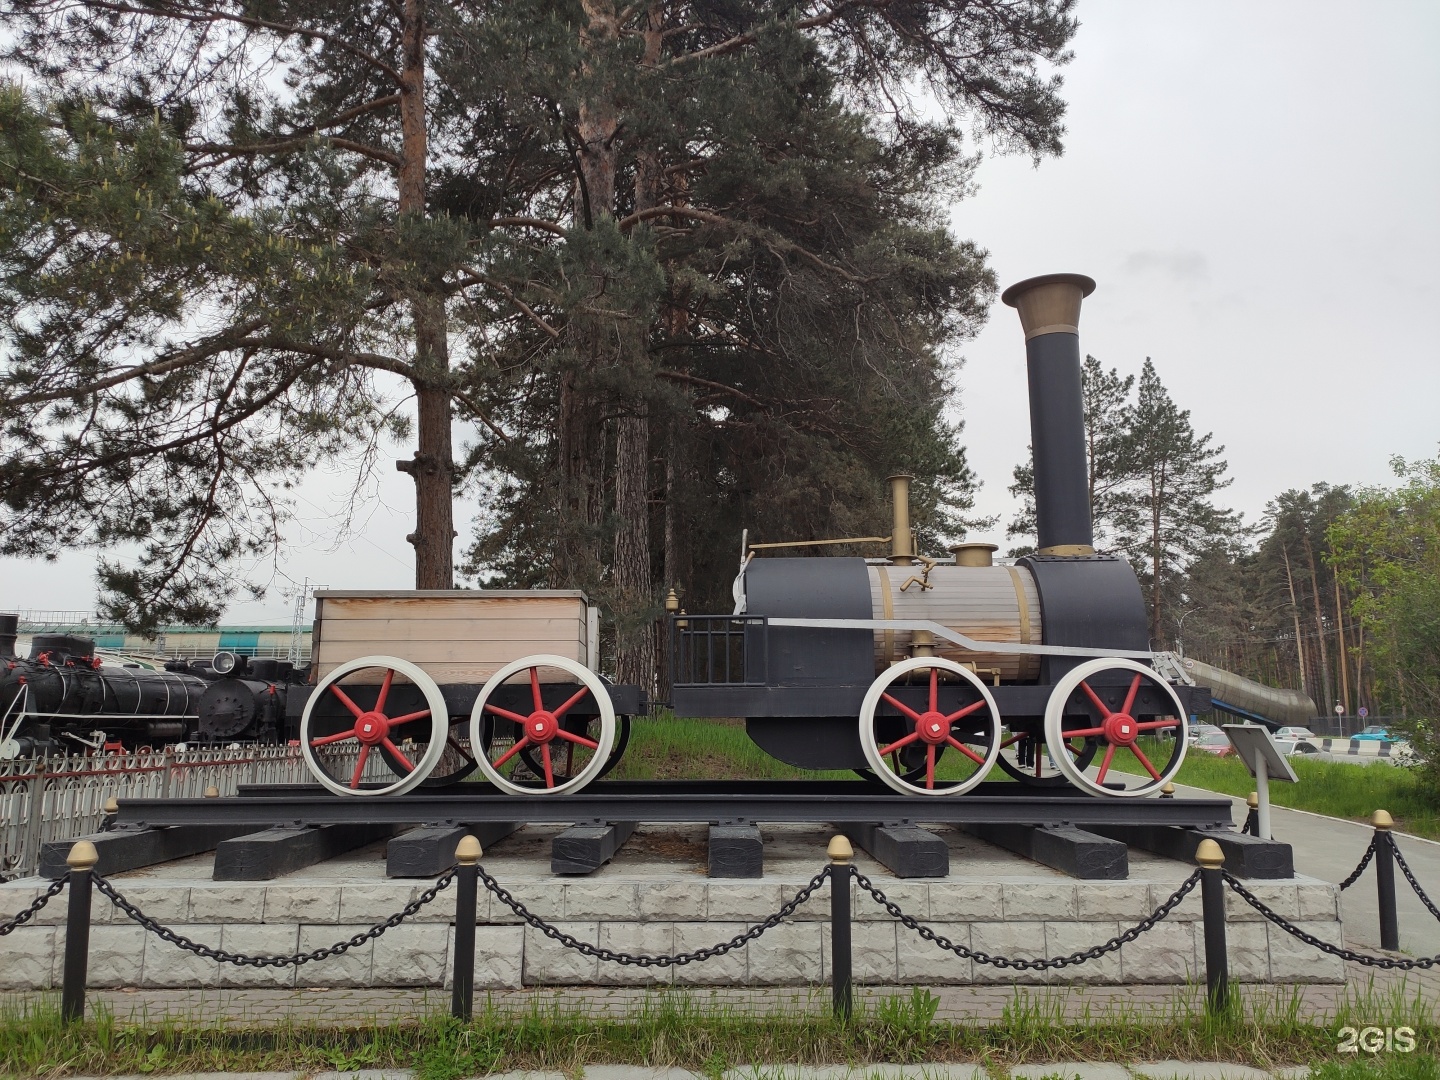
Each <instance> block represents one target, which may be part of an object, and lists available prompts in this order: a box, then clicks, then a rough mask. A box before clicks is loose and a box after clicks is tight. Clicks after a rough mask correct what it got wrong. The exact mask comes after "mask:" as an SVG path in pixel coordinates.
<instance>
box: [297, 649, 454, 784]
mask: <svg viewBox="0 0 1440 1080" xmlns="http://www.w3.org/2000/svg"><path fill="white" fill-rule="evenodd" d="M449 722H450V718H449V716H448V715H447V712H446V708H445V698H444V697H443V696H442V695H441V693H440V688H439V687H438V686H436V685H435V681H434V680H433V679H431V678H430V676H428V675H426V674H425V672H423V671H421V670H420V668H418V667H416V666H415V665H414V664H412V663H410V662H409V661H407V660H400V659H398V658H396V657H393V656H362V657H360V658H358V659H356V660H349V661H346V662H345V663H343V664H341V665H340V666H339V667H337V668H336V669H335V670H334V671H332V672H330V674H328V675H326V676H325V678H323V679H321V680H320V683H319V685H317V686H316V687H315V692H314V693H312V694H311V695H310V697H309V699H308V700H306V702H305V711H304V712H303V713H302V714H301V716H300V752H301V754H302V755H303V756H304V758H305V765H306V767H307V768H308V769H309V770H310V772H311V774H312V775H313V776H314V777H315V779H316V780H318V781H319V782H320V783H321V785H322V786H324V787H325V788H327V789H329V790H330V791H333V792H335V793H336V794H337V795H400V794H403V793H405V792H407V791H410V790H412V789H414V788H416V787H419V786H420V784H421V783H422V782H423V781H424V780H425V779H426V778H427V777H428V776H429V775H430V773H431V772H433V771H434V769H435V766H436V765H437V764H438V763H439V761H440V759H441V757H442V756H443V755H444V754H445V751H446V748H447V743H446V739H447V735H448V729H449ZM376 763H383V765H385V766H386V767H387V768H388V770H389V772H390V773H392V774H393V775H394V776H395V777H396V779H395V781H394V782H393V783H389V784H385V783H378V784H375V783H374V781H371V784H372V785H373V786H363V787H362V786H361V785H362V784H365V783H366V781H365V777H366V774H367V771H373V770H372V769H371V766H372V765H373V764H376Z"/></svg>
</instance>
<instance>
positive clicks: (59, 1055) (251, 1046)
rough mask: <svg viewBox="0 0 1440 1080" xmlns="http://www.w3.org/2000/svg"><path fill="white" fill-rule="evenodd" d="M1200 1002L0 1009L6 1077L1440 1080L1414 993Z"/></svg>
mask: <svg viewBox="0 0 1440 1080" xmlns="http://www.w3.org/2000/svg"><path fill="white" fill-rule="evenodd" d="M1202 1001H1203V990H1202V989H1201V988H1198V987H1189V988H1183V989H1177V991H1176V992H1175V994H1174V995H1173V996H1172V998H1171V999H1170V1000H1169V1002H1168V1003H1167V1004H1165V1005H1163V1006H1161V1007H1155V1006H1147V1007H1146V1008H1144V1009H1140V1008H1136V1007H1128V1006H1123V1005H1122V1006H1112V1005H1108V1004H1107V1005H1105V1006H1104V1007H1092V1006H1091V1005H1090V1004H1089V1003H1088V1001H1087V998H1086V995H1085V994H1084V993H1083V992H1081V991H1078V990H1068V989H1062V988H1045V987H1040V988H1031V989H1021V988H1016V990H1015V992H1014V996H1013V998H1012V999H1011V1001H1010V1002H1009V1003H1008V1004H1007V1006H1006V1007H1005V1009H1004V1010H1003V1013H1002V1015H1001V1016H1000V1018H999V1019H998V1020H995V1021H992V1022H989V1023H983V1024H982V1023H977V1022H975V1021H973V1020H964V1019H961V1020H946V1019H940V1018H939V1017H938V1013H939V1009H940V1007H941V1004H942V998H941V997H939V996H937V995H936V994H935V993H933V992H932V991H930V990H928V989H924V988H917V989H914V990H912V991H910V992H909V993H908V994H903V995H901V994H897V995H893V996H888V997H879V998H874V999H870V1000H868V1001H866V1000H865V999H863V998H862V999H861V1000H860V1001H859V1002H857V1010H856V1015H855V1016H854V1017H853V1018H852V1019H851V1020H850V1021H849V1022H841V1021H837V1020H835V1019H833V1018H832V1017H831V1015H830V1013H829V1010H828V1007H827V1006H828V994H827V993H825V992H823V991H817V992H816V995H815V996H814V997H813V998H812V1000H810V1001H809V1002H803V1001H802V1002H799V1003H797V1004H795V1005H793V1006H791V1007H788V1008H785V1007H782V1008H779V1009H777V1010H776V1011H773V1012H769V1013H766V1014H755V1013H751V1012H747V1011H745V1010H744V1009H741V1008H736V1007H733V1006H732V1007H724V1006H717V1005H716V1004H715V1003H713V1002H712V1001H709V1000H707V998H706V995H705V994H704V992H703V991H695V992H693V993H684V992H676V991H665V992H656V993H654V994H652V995H651V996H650V997H648V998H647V999H645V1001H644V1003H643V1004H642V1005H641V1006H640V1007H638V1008H637V1010H636V1011H635V1012H634V1013H632V1014H631V1015H629V1016H625V1017H614V1016H608V1015H590V1014H586V1013H584V1012H581V1011H576V1010H573V1009H569V1008H565V1007H562V1006H561V1005H560V1004H559V1003H557V1002H551V1003H545V1002H538V1001H532V1003H531V1004H530V1005H529V1006H527V1007H526V1008H524V1009H518V1010H512V1009H502V1008H499V1007H497V1006H495V1005H494V1004H493V1003H487V1004H486V1006H485V1007H484V1008H482V1009H480V1011H479V1013H478V1015H477V1016H476V1018H475V1019H474V1021H473V1022H472V1023H469V1024H462V1023H460V1022H458V1021H455V1020H452V1019H450V1018H449V1017H445V1016H431V1017H428V1018H426V1019H424V1020H421V1021H418V1022H415V1023H385V1022H381V1021H380V1020H378V1019H377V1020H376V1021H374V1022H373V1023H372V1024H370V1025H368V1026H364V1027H360V1028H351V1029H340V1028H327V1027H320V1026H305V1025H299V1024H294V1025H289V1026H283V1025H282V1026H277V1027H267V1028H263V1029H259V1028H249V1029H237V1028H228V1027H227V1028H217V1027H198V1026H190V1025H186V1024H181V1023H177V1022H175V1021H173V1020H161V1021H158V1022H150V1021H147V1020H143V1019H142V1020H138V1021H123V1022H122V1021H118V1020H117V1019H116V1018H115V1017H113V1016H112V1015H109V1014H107V1013H104V1012H101V1013H100V1014H99V1015H97V1016H95V1017H93V1018H92V1019H90V1020H87V1021H86V1022H85V1023H82V1024H77V1025H65V1024H63V1023H62V1022H61V1020H60V1017H59V1011H58V1006H57V1003H56V1002H55V1001H54V999H53V998H52V997H47V998H44V999H28V1000H26V1001H23V1002H15V1003H11V1004H9V1005H5V1006H0V1074H3V1075H5V1076H23V1077H57V1078H58V1077H62V1076H65V1075H67V1074H71V1075H73V1074H76V1073H132V1074H133V1073H139V1074H153V1075H162V1074H165V1073H173V1072H182V1071H183V1072H205V1071H226V1070H229V1071H237V1070H255V1071H260V1070H267V1069H317V1070H318V1069H339V1070H342V1071H350V1070H355V1069H360V1068H413V1069H415V1070H417V1073H418V1076H419V1077H420V1080H460V1078H462V1077H472V1076H482V1075H485V1074H486V1073H490V1072H497V1071H508V1070H514V1069H544V1070H551V1071H561V1072H565V1073H566V1074H568V1075H570V1076H578V1075H579V1074H580V1073H581V1072H582V1071H583V1069H584V1067H585V1065H586V1064H593V1063H599V1062H606V1063H614V1064H622V1065H624V1064H633V1065H647V1066H651V1067H664V1066H680V1067H684V1068H689V1069H693V1070H696V1071H697V1072H701V1073H703V1074H704V1075H706V1076H708V1077H715V1078H718V1077H719V1076H720V1075H721V1074H722V1073H724V1072H725V1071H726V1070H728V1069H730V1068H733V1067H735V1066H737V1065H746V1064H751V1063H756V1062H768V1063H772V1064H777V1065H778V1064H829V1063H835V1062H846V1063H850V1064H853V1065H856V1066H862V1065H866V1064H870V1063H875V1062H899V1063H916V1064H918V1063H927V1062H976V1063H981V1064H983V1065H985V1066H986V1067H987V1068H988V1069H990V1071H991V1072H992V1074H993V1075H995V1076H997V1077H999V1076H1004V1075H1005V1071H1004V1070H1005V1068H1006V1067H1007V1066H1009V1065H1013V1064H1019V1063H1032V1062H1033V1063H1043V1062H1049V1061H1077V1060H1089V1061H1119V1062H1131V1063H1133V1062H1139V1061H1145V1060H1156V1059H1164V1058H1180V1059H1190V1060H1199V1061H1228V1062H1237V1063H1240V1062H1243V1063H1247V1064H1250V1065H1255V1066H1258V1067H1260V1068H1271V1067H1275V1066H1279V1065H1289V1064H1297V1063H1303V1064H1314V1065H1320V1064H1324V1063H1335V1062H1337V1061H1338V1062H1340V1064H1339V1065H1337V1066H1335V1068H1336V1069H1339V1071H1335V1070H1334V1069H1332V1070H1331V1071H1329V1072H1323V1073H1321V1074H1319V1075H1323V1076H1325V1077H1327V1078H1328V1077H1332V1076H1333V1077H1335V1078H1337V1080H1339V1078H1344V1080H1349V1078H1351V1077H1354V1078H1355V1080H1360V1078H1362V1077H1366V1078H1368V1077H1372V1076H1373V1077H1385V1078H1392V1077H1393V1078H1394V1080H1421V1078H1424V1080H1440V1077H1437V1076H1436V1074H1435V1071H1434V1070H1435V1068H1436V1064H1435V1062H1436V1059H1435V1054H1436V1053H1437V1051H1440V1024H1437V1022H1436V1017H1437V1015H1440V1014H1437V1011H1436V1007H1435V1004H1434V1003H1430V1002H1427V1001H1426V1000H1425V999H1424V998H1423V997H1422V996H1421V995H1420V994H1419V993H1417V992H1412V991H1406V990H1403V989H1401V990H1396V991H1391V992H1387V993H1380V992H1377V991H1376V990H1375V989H1374V987H1373V986H1371V987H1367V988H1362V989H1361V990H1359V991H1358V992H1354V993H1350V994H1348V995H1347V996H1346V997H1345V999H1344V1000H1342V1001H1341V1002H1340V1004H1339V1005H1338V1007H1337V1008H1336V1009H1334V1010H1333V1011H1332V1012H1330V1013H1328V1014H1326V1015H1324V1016H1316V1015H1314V1014H1313V1013H1308V1012H1307V1008H1306V1006H1305V1002H1304V1001H1303V999H1302V997H1301V995H1300V994H1299V993H1292V994H1290V995H1288V996H1287V995H1285V994H1283V993H1276V992H1274V991H1262V990H1255V991H1252V992H1247V993H1245V994H1243V995H1242V994H1240V993H1237V994H1235V995H1234V999H1233V1004H1232V1006H1231V1007H1230V1008H1229V1009H1228V1010H1226V1011H1225V1012H1223V1013H1221V1014H1218V1015H1215V1014H1210V1013H1207V1012H1206V1011H1205V1010H1204V1008H1203V1007H1202V1005H1201V1003H1202ZM1346 1024H1354V1025H1373V1024H1380V1025H1390V1026H1399V1025H1407V1026H1410V1027H1413V1028H1414V1029H1415V1032H1416V1040H1417V1043H1418V1047H1417V1050H1416V1052H1415V1053H1414V1054H1411V1055H1406V1060H1405V1062H1404V1063H1403V1067H1402V1066H1401V1065H1396V1066H1394V1067H1395V1068H1402V1070H1408V1071H1400V1072H1378V1073H1377V1072H1374V1071H1370V1072H1367V1071H1364V1070H1365V1069H1367V1068H1371V1066H1369V1065H1365V1064H1364V1063H1363V1062H1349V1063H1346V1062H1345V1061H1344V1060H1342V1059H1341V1057H1340V1056H1339V1055H1338V1054H1337V1031H1338V1029H1339V1028H1340V1027H1342V1026H1344V1025H1346ZM1392 1057H1394V1058H1396V1059H1398V1058H1399V1055H1392ZM1327 1067H1328V1065H1327ZM1387 1067H1388V1066H1387ZM1357 1069H1359V1070H1360V1071H1358V1072H1357V1071H1354V1070H1357ZM1427 1069H1428V1070H1430V1071H1426V1070H1427ZM1345 1070H1350V1071H1345Z"/></svg>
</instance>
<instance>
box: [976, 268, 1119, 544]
mask: <svg viewBox="0 0 1440 1080" xmlns="http://www.w3.org/2000/svg"><path fill="white" fill-rule="evenodd" d="M1094 291H1095V282H1094V281H1093V280H1092V279H1090V278H1088V277H1085V276H1084V275H1083V274H1046V275H1044V276H1042V277H1033V278H1027V279H1026V280H1025V281H1020V282H1017V283H1015V284H1014V285H1011V286H1010V287H1009V288H1008V289H1006V290H1005V291H1004V293H1002V294H1001V296H1000V299H1001V300H1002V301H1004V302H1005V303H1006V304H1008V305H1010V306H1011V307H1013V308H1015V309H1017V310H1018V311H1019V313H1020V325H1021V326H1022V327H1023V328H1024V330H1025V359H1026V370H1027V374H1028V377H1029V382H1030V445H1031V447H1032V449H1033V451H1034V460H1035V522H1036V533H1037V538H1038V540H1039V554H1041V555H1093V554H1094V553H1095V534H1094V529H1093V526H1092V523H1091V518H1090V474H1089V469H1088V467H1087V465H1086V460H1085V407H1084V399H1083V396H1082V393H1081V385H1080V327H1079V324H1080V302H1081V301H1082V300H1083V299H1084V298H1085V297H1087V296H1089V295H1090V294H1091V293H1092V292H1094Z"/></svg>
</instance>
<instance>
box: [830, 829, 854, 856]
mask: <svg viewBox="0 0 1440 1080" xmlns="http://www.w3.org/2000/svg"><path fill="white" fill-rule="evenodd" d="M825 854H826V855H828V856H830V861H831V862H832V863H847V862H849V861H850V860H851V859H853V858H854V857H855V849H854V848H853V847H851V846H850V838H849V837H848V836H846V835H845V834H844V833H836V834H835V835H834V836H832V837H831V838H830V845H829V846H828V847H827V848H826V849H825Z"/></svg>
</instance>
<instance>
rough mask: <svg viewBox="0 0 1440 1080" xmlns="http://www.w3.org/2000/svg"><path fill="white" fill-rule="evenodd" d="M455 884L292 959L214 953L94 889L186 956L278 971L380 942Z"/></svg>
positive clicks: (99, 883) (99, 882)
mask: <svg viewBox="0 0 1440 1080" xmlns="http://www.w3.org/2000/svg"><path fill="white" fill-rule="evenodd" d="M454 880H455V870H454V868H451V869H449V870H447V871H445V873H443V874H441V875H440V877H439V879H438V880H437V881H436V882H435V884H434V885H432V886H430V888H428V889H426V890H425V891H424V892H423V893H421V894H420V895H419V896H418V897H416V898H415V899H414V900H412V901H410V903H408V904H406V905H405V906H404V907H403V908H401V909H400V910H399V911H397V912H396V913H395V914H394V915H391V916H390V917H389V918H388V919H386V920H385V921H384V922H381V923H376V924H375V925H374V926H372V927H370V929H369V930H366V931H364V932H362V933H359V934H356V935H355V936H354V937H352V938H350V939H348V940H346V941H337V942H336V943H335V944H334V945H331V946H330V947H329V948H328V949H314V950H312V951H310V952H305V953H295V954H294V955H292V956H246V955H245V954H244V953H232V952H226V951H225V950H224V949H212V948H210V946H208V945H200V944H198V943H196V942H194V941H191V940H190V939H189V938H187V937H185V936H184V935H182V934H177V933H176V932H175V931H174V930H171V929H170V928H169V927H168V926H162V925H161V924H160V923H158V922H156V921H155V920H154V919H152V918H151V917H150V916H149V915H146V914H145V913H144V912H143V911H141V910H140V909H139V908H137V907H136V906H135V905H134V904H132V903H130V901H129V900H126V899H125V897H123V896H122V895H120V892H119V890H118V889H116V888H115V886H114V885H111V884H110V882H108V881H106V880H105V879H104V878H103V877H100V876H99V875H98V874H97V875H96V877H95V888H96V889H98V890H99V891H100V893H101V895H103V896H106V897H109V899H110V902H111V903H112V904H114V905H115V906H116V907H117V908H119V909H120V910H121V911H123V912H124V913H125V914H126V915H128V916H129V917H130V918H131V919H133V920H134V921H135V922H137V923H139V924H140V925H141V926H143V927H144V928H145V929H146V930H149V931H150V932H151V933H152V934H155V935H156V936H157V937H159V938H160V939H161V940H162V941H168V942H170V944H172V945H176V946H178V947H180V948H182V949H184V950H185V951H186V952H192V953H194V954H195V955H196V956H201V957H204V958H205V959H207V960H215V961H218V962H219V963H222V964H234V965H236V966H237V967H258V968H263V967H277V968H278V967H299V966H300V965H301V964H308V963H310V962H311V961H312V960H324V959H326V958H327V957H330V956H339V955H341V954H342V953H346V952H349V951H350V950H351V949H353V948H356V947H357V946H359V945H363V944H365V942H367V941H371V940H373V939H375V938H378V937H379V936H380V935H381V934H383V933H385V931H386V930H389V929H391V928H393V927H396V926H399V925H400V924H401V923H402V922H404V921H405V920H406V919H408V918H409V917H410V916H411V915H414V914H415V913H416V912H418V911H419V910H420V909H421V908H423V907H424V906H425V905H426V904H428V903H430V902H431V901H432V900H434V899H435V897H437V896H438V895H440V893H441V891H443V890H444V889H445V888H446V887H447V886H449V884H450V883H451V882H452V881H454Z"/></svg>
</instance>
